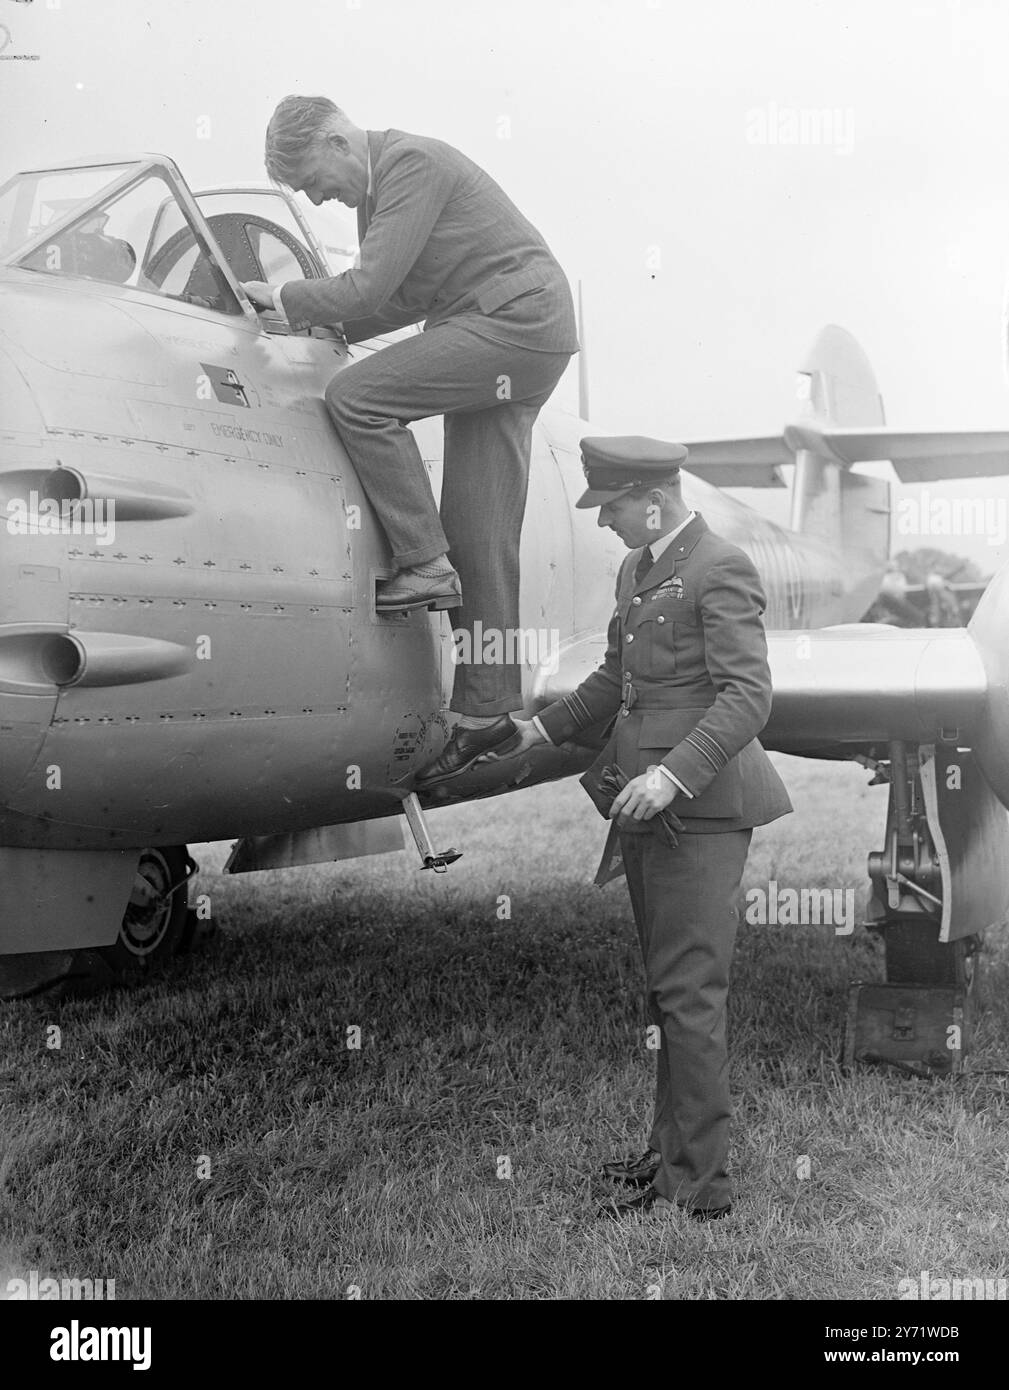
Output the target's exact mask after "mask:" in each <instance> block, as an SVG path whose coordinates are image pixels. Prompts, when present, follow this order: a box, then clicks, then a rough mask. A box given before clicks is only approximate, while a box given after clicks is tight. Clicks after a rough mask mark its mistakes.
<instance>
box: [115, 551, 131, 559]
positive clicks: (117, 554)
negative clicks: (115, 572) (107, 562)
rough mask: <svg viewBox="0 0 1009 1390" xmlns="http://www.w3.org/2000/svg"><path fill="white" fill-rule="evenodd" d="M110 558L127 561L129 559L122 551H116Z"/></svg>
mask: <svg viewBox="0 0 1009 1390" xmlns="http://www.w3.org/2000/svg"><path fill="white" fill-rule="evenodd" d="M112 558H113V560H128V559H129V558H130V557H129V556H128V555H126V554H124V552H123V551H121V550H118V551H117V552H116V553H115V555H113V557H112Z"/></svg>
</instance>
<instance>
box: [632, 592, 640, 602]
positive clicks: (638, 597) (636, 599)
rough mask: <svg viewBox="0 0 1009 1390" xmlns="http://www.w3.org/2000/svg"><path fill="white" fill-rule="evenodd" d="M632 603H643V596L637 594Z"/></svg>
mask: <svg viewBox="0 0 1009 1390" xmlns="http://www.w3.org/2000/svg"><path fill="white" fill-rule="evenodd" d="M631 602H632V603H640V602H641V595H640V594H635V595H634V597H633V598H632V599H631Z"/></svg>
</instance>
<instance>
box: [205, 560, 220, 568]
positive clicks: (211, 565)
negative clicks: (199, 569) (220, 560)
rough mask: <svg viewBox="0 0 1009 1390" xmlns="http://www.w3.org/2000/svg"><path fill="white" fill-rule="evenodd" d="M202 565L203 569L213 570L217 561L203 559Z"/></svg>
mask: <svg viewBox="0 0 1009 1390" xmlns="http://www.w3.org/2000/svg"><path fill="white" fill-rule="evenodd" d="M203 567H204V569H209V570H215V569H216V568H217V561H216V560H204V562H203Z"/></svg>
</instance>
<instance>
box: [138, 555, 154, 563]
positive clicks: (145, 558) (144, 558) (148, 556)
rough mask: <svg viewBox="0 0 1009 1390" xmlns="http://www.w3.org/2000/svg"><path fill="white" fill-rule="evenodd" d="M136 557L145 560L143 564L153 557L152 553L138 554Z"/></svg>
mask: <svg viewBox="0 0 1009 1390" xmlns="http://www.w3.org/2000/svg"><path fill="white" fill-rule="evenodd" d="M138 559H141V560H143V561H144V562H145V564H146V563H147V562H149V561H150V560H153V559H154V556H153V555H140V556H138Z"/></svg>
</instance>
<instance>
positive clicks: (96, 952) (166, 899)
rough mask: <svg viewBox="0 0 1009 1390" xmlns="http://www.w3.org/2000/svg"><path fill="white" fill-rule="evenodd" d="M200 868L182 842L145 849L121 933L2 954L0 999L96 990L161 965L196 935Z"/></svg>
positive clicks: (140, 974)
mask: <svg viewBox="0 0 1009 1390" xmlns="http://www.w3.org/2000/svg"><path fill="white" fill-rule="evenodd" d="M195 870H196V864H195V862H194V861H193V860H192V859H191V858H190V857H189V854H188V853H187V851H186V849H185V847H184V846H182V847H175V848H170V849H145V850H144V851H143V852H142V853H141V855H140V860H139V863H138V864H137V875H136V879H135V881H134V884H133V891H132V893H131V894H130V901H129V903H128V905H127V908H126V911H125V913H124V914H123V920H122V923H121V924H120V927H119V936H118V938H117V939H116V941H114V942H113V944H112V945H111V946H98V947H95V946H89V947H82V948H81V949H79V950H76V951H74V950H70V951H32V952H27V953H25V954H22V955H12V956H0V1001H3V1000H10V999H27V998H31V997H33V996H38V995H45V996H46V997H48V998H52V997H64V998H69V997H73V996H79V995H89V994H94V993H96V992H97V991H98V990H103V989H108V988H110V987H111V986H113V985H115V984H123V983H127V982H129V981H131V980H135V979H137V978H138V977H140V976H142V975H144V974H146V973H148V972H149V971H151V970H155V969H157V968H158V967H159V966H161V965H163V964H165V962H167V961H168V960H170V959H171V957H172V955H174V954H175V952H176V951H179V950H186V949H188V948H189V947H190V946H191V944H192V941H193V938H194V937H195V935H196V932H195V922H194V921H191V920H190V913H189V909H188V906H187V903H186V882H187V880H188V879H189V878H190V877H191V876H192V874H193V873H194V872H195Z"/></svg>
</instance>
